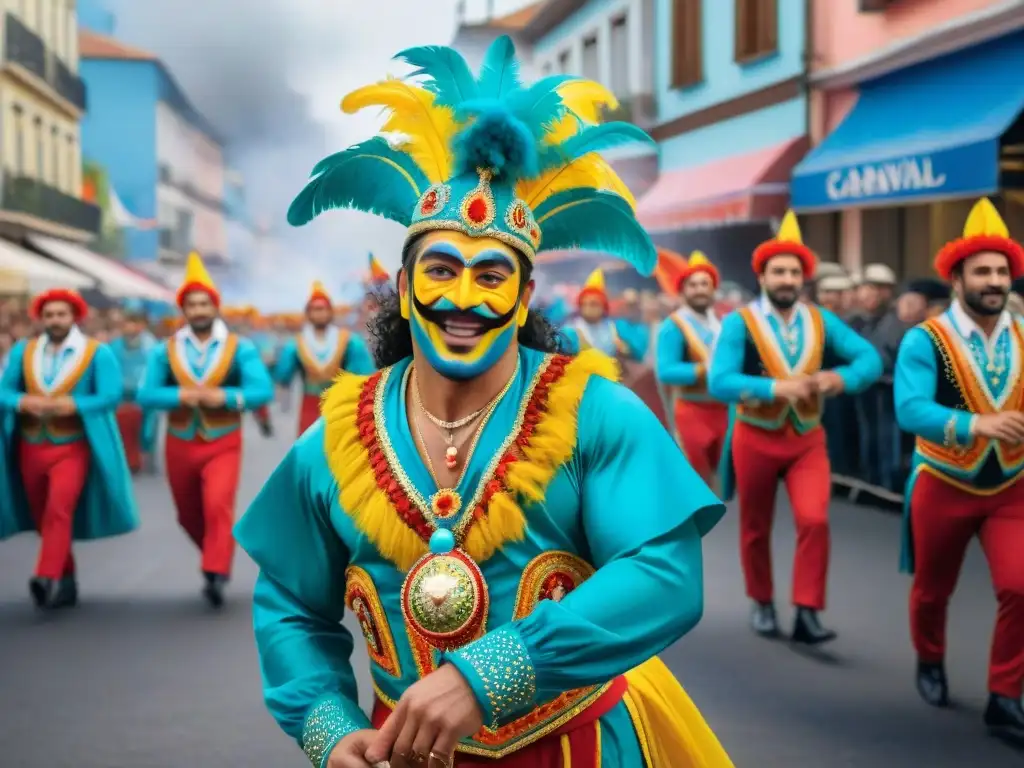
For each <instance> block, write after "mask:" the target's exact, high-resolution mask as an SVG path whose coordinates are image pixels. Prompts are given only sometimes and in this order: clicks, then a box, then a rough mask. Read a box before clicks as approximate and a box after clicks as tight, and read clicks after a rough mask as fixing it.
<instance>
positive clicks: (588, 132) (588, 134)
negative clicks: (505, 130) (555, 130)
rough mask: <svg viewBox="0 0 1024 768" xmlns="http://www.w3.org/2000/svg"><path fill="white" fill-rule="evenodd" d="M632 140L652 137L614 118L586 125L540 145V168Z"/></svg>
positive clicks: (647, 139) (550, 166)
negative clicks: (562, 138) (558, 141)
mask: <svg viewBox="0 0 1024 768" xmlns="http://www.w3.org/2000/svg"><path fill="white" fill-rule="evenodd" d="M634 143H640V144H653V143H654V140H653V139H652V138H651V137H650V136H648V135H647V133H646V132H645V131H644V130H643V129H641V128H638V127H637V126H635V125H633V124H632V123H623V122H615V123H604V124H603V125H588V126H586V127H584V128H583V129H582V130H581V131H580V132H579V133H577V134H576V135H575V136H573V137H571V138H569V139H567V140H566V141H564V142H562V143H561V144H556V145H552V146H550V147H545V148H544V149H542V150H541V153H540V168H541V170H542V171H545V170H547V169H549V168H556V167H557V166H559V165H564V164H565V163H569V162H572V161H573V160H575V159H577V158H580V157H583V156H584V155H589V154H590V153H591V152H603V151H605V150H608V149H614V148H615V147H621V146H623V145H624V144H634Z"/></svg>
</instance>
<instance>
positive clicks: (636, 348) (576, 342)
mask: <svg viewBox="0 0 1024 768" xmlns="http://www.w3.org/2000/svg"><path fill="white" fill-rule="evenodd" d="M562 335H563V337H564V342H563V343H564V347H565V352H566V354H569V355H578V354H579V353H580V352H581V351H582V350H584V349H590V348H593V349H599V350H601V351H602V352H604V353H605V354H606V355H608V356H609V357H616V356H617V355H618V354H619V350H618V347H617V346H616V344H615V340H616V339H621V340H622V342H623V343H624V344H625V345H626V347H627V348H628V356H629V357H630V358H632V359H633V360H643V359H644V352H645V350H646V346H647V345H646V340H645V341H644V342H643V343H640V342H639V341H638V339H637V333H636V329H635V328H633V327H631V326H630V325H629V324H628V323H626V321H625V320H613V319H611V318H605V319H604V320H601V321H600V322H597V323H588V322H587V321H585V320H584V319H583V318H580V317H578V318H576V319H575V320H573V321H571V322H569V323H567V324H566V325H564V326H562Z"/></svg>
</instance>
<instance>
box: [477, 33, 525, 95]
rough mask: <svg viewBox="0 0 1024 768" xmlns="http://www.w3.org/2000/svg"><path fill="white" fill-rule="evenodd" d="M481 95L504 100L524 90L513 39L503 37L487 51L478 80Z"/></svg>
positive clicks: (506, 36)
mask: <svg viewBox="0 0 1024 768" xmlns="http://www.w3.org/2000/svg"><path fill="white" fill-rule="evenodd" d="M477 86H478V88H479V95H480V96H481V97H483V98H490V99H502V98H504V97H505V96H506V95H508V94H509V93H511V92H513V91H516V90H519V89H521V88H522V84H521V83H520V81H519V62H518V61H516V47H515V45H513V44H512V38H510V37H509V36H508V35H502V36H501V37H499V38H498V39H497V40H495V41H494V42H493V43H491V45H490V47H489V48H488V49H487V53H486V54H484V61H483V64H482V65H481V67H480V77H478V78H477Z"/></svg>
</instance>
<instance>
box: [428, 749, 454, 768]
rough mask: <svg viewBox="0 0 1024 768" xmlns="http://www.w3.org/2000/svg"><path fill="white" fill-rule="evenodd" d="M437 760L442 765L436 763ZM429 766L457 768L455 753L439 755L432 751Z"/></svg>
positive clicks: (434, 767)
mask: <svg viewBox="0 0 1024 768" xmlns="http://www.w3.org/2000/svg"><path fill="white" fill-rule="evenodd" d="M435 760H436V761H437V763H439V764H440V765H436V764H435V763H434V761H435ZM427 768H455V755H439V754H438V753H437V752H431V753H430V762H428V763H427Z"/></svg>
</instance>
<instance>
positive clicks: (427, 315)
mask: <svg viewBox="0 0 1024 768" xmlns="http://www.w3.org/2000/svg"><path fill="white" fill-rule="evenodd" d="M412 300H413V305H414V306H415V307H416V311H417V312H418V313H419V314H420V316H422V317H423V319H425V320H426V321H427V322H430V323H433V324H434V325H436V326H438V327H439V328H442V329H444V331H445V333H447V334H449V335H451V336H455V337H461V338H465V339H473V338H476V337H477V336H482V335H483V334H485V333H487V332H488V331H493V330H494V329H495V328H501V327H503V326H506V325H508V324H509V323H511V322H512V320H513V318H514V317H515V315H516V310H517V309H518V306H514V307H512V309H510V310H509V311H508V312H506V313H505V314H504V315H495V314H493V313H492V312H490V311H489V310H488V309H487V308H486V307H472V308H470V309H437V308H436V307H433V306H427V305H426V304H424V303H423V302H421V301H420V300H419V299H417V298H416V297H415V296H413V297H412ZM484 313H486V314H484Z"/></svg>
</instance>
